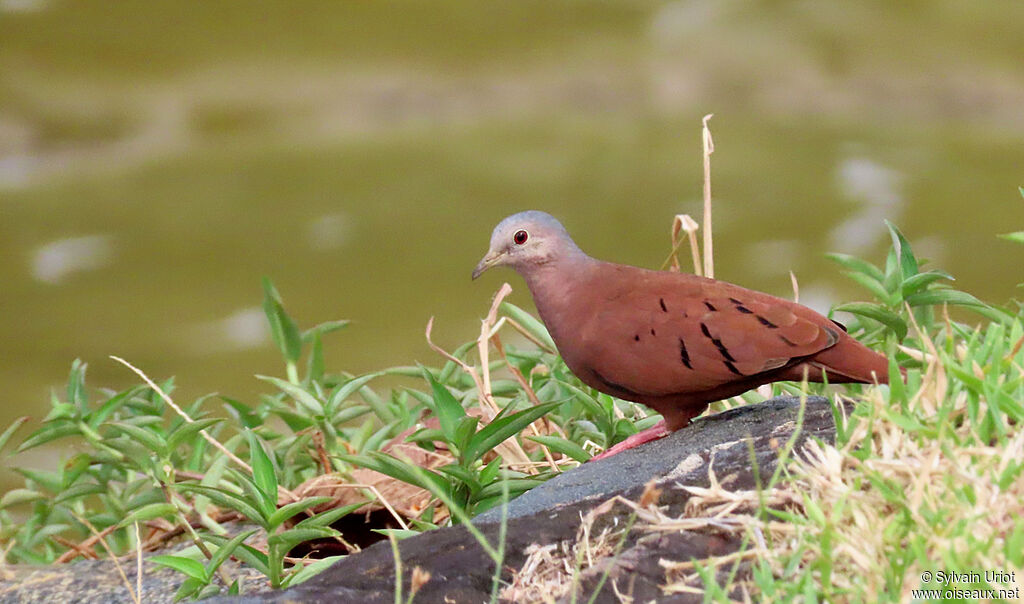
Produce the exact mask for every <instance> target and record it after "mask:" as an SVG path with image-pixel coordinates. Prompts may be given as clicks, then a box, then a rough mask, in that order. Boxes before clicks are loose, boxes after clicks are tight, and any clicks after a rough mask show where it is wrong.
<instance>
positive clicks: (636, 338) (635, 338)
mask: <svg viewBox="0 0 1024 604" xmlns="http://www.w3.org/2000/svg"><path fill="white" fill-rule="evenodd" d="M633 339H634V340H636V341H637V342H639V341H640V334H636V335H635V336H633Z"/></svg>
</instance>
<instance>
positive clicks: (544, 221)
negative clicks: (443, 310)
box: [473, 210, 582, 279]
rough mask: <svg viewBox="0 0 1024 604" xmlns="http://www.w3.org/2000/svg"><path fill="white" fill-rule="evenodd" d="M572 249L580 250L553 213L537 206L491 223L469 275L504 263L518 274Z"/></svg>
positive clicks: (570, 252) (565, 253) (477, 274)
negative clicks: (487, 243)
mask: <svg viewBox="0 0 1024 604" xmlns="http://www.w3.org/2000/svg"><path fill="white" fill-rule="evenodd" d="M575 253H582V252H580V251H579V248H578V247H576V244H575V243H574V242H573V240H572V238H571V237H569V233H568V232H566V230H565V227H563V226H562V224H561V223H560V222H558V221H557V220H555V217H554V216H552V215H550V214H547V213H545V212H539V211H537V210H529V211H526V212H519V213H518V214H513V215H511V216H509V217H508V218H506V219H504V220H502V221H501V222H499V223H498V226H496V227H494V232H493V233H491V246H490V249H488V250H487V254H486V255H485V256H484V257H483V259H482V260H481V261H480V263H479V264H477V265H476V268H475V269H474V270H473V278H474V279H476V278H477V277H479V276H480V274H481V273H483V272H484V271H485V270H487V269H489V268H491V267H492V266H508V267H511V268H513V269H515V270H516V271H518V272H519V273H520V274H522V273H523V272H527V271H529V270H531V269H532V268H534V267H537V266H540V265H543V264H546V263H548V262H550V261H551V260H553V259H556V258H558V257H560V256H562V255H567V254H575Z"/></svg>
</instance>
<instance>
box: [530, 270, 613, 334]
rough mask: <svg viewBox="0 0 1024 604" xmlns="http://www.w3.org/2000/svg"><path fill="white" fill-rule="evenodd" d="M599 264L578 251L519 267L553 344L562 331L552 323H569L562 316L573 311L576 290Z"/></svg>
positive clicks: (577, 298) (577, 295)
mask: <svg viewBox="0 0 1024 604" xmlns="http://www.w3.org/2000/svg"><path fill="white" fill-rule="evenodd" d="M599 264H600V262H599V261H597V260H594V259H593V258H591V257H590V256H587V255H586V254H584V253H583V252H580V253H579V254H566V255H564V256H561V257H559V258H558V259H555V260H551V261H548V262H545V263H543V264H537V265H533V266H531V267H529V269H527V270H523V271H520V272H521V274H522V276H523V278H524V279H525V280H526V285H527V287H529V288H530V293H531V294H532V295H533V303H534V304H535V305H536V306H537V312H538V313H540V317H541V319H542V320H543V321H544V324H545V325H547V327H548V330H549V331H551V336H552V337H553V338H554V339H555V343H556V344H557V343H558V342H559V340H560V335H561V334H558V333H556V332H555V331H554V330H552V326H553V325H566V324H571V322H567V321H565V320H564V319H563V317H568V316H570V315H572V314H573V313H574V312H575V309H576V306H577V305H578V303H579V294H578V291H579V289H580V288H581V287H582V286H583V284H585V283H586V282H587V281H588V280H589V279H590V277H591V274H592V273H593V271H594V269H595V268H596V267H597V265H599Z"/></svg>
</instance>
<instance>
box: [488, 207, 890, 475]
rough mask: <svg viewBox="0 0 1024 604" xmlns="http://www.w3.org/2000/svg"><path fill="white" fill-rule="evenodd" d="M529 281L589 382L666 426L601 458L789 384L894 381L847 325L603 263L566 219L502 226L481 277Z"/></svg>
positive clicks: (719, 286) (731, 291) (547, 320)
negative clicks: (504, 273) (773, 385)
mask: <svg viewBox="0 0 1024 604" xmlns="http://www.w3.org/2000/svg"><path fill="white" fill-rule="evenodd" d="M492 266H509V267H512V268H513V269H515V270H516V271H517V272H518V273H519V274H520V275H521V276H522V277H523V278H524V279H525V280H526V284H527V286H528V287H529V288H530V293H532V294H533V300H534V303H535V304H536V306H537V311H538V312H539V313H540V316H541V319H542V320H543V321H544V324H545V325H546V326H547V328H548V331H549V332H550V333H551V337H552V338H553V339H554V341H555V345H556V346H557V347H558V352H559V353H560V354H561V355H562V358H563V360H564V361H565V364H566V365H567V366H568V367H569V369H570V370H572V372H573V373H574V374H576V376H577V377H579V378H580V379H581V380H582V381H583V382H584V383H585V384H587V385H589V386H591V387H593V388H596V389H597V390H599V391H601V392H604V393H607V394H610V395H612V396H615V397H618V398H621V399H625V400H628V401H634V402H637V403H642V404H644V405H647V406H648V407H651V408H653V409H655V410H656V411H658V413H660V414H661V415H662V417H663V418H664V421H662V422H660V423H659V424H658V425H656V426H654V427H652V428H649V429H647V430H644V431H643V432H640V433H639V434H635V435H633V436H631V437H630V438H628V439H626V440H625V441H623V442H621V443H619V444H618V445H616V446H615V447H612V448H611V449H609V450H607V451H606V452H605V453H603V454H601V455H600V456H599V457H607V456H609V455H614V454H615V453H617V452H619V451H622V450H624V449H628V448H631V447H634V446H637V445H639V444H641V443H643V442H647V441H650V440H655V439H657V438H661V437H662V436H665V435H667V434H668V433H669V432H671V431H674V430H678V429H679V428H682V427H684V426H686V425H687V424H689V423H690V420H692V419H693V418H694V417H696V416H698V415H700V414H701V413H702V412H703V411H704V410H705V409H707V407H708V405H709V404H710V403H712V402H714V401H718V400H722V399H725V398H729V397H731V396H735V395H738V394H741V393H743V392H746V391H748V390H750V389H753V388H756V387H757V386H760V385H761V384H767V383H769V382H777V381H782V380H802V379H804V377H805V375H806V378H807V379H808V380H809V381H813V382H821V381H823V379H824V378H827V379H828V381H829V382H830V383H872V382H878V383H887V382H888V375H889V362H888V360H887V359H886V357H884V356H883V355H881V354H879V353H877V352H875V351H873V350H871V349H870V348H868V347H867V346H864V345H863V344H861V343H860V342H858V341H857V340H855V339H854V338H852V337H850V336H849V335H847V333H846V331H845V329H844V328H843V326H842V325H840V324H839V323H836V322H835V321H832V320H830V319H828V318H826V317H824V316H822V315H820V314H818V313H817V312H815V311H813V310H811V309H810V308H807V307H806V306H802V305H800V304H797V303H795V302H790V301H789V300H784V299H782V298H776V297H775V296H771V295H769V294H765V293H761V292H757V291H753V290H749V289H746V288H743V287H740V286H738V285H733V284H731V283H726V282H724V281H716V280H714V279H706V278H704V277H698V276H696V275H690V274H685V273H671V272H665V271H652V270H646V269H642V268H636V267H633V266H625V265H621V264H613V263H610V262H602V261H600V260H596V259H594V258H591V257H590V256H588V255H587V254H586V253H584V252H583V251H582V250H581V249H580V248H579V247H578V246H577V245H576V243H575V242H574V241H573V240H572V238H571V237H569V233H568V232H566V230H565V228H564V227H563V226H562V225H561V224H560V223H559V222H558V221H557V220H555V218H554V217H552V216H551V215H549V214H546V213H544V212H538V211H527V212H520V213H518V214H514V215H512V216H509V217H508V218H506V219H504V220H502V221H501V222H500V223H499V224H498V226H497V227H495V228H494V232H493V234H492V235H491V244H490V249H489V250H488V252H487V255H486V256H484V258H483V260H481V261H480V264H478V265H477V267H476V269H475V270H474V271H473V278H474V279H475V278H477V277H478V276H480V274H481V273H483V272H484V271H485V270H487V269H488V268H490V267H492Z"/></svg>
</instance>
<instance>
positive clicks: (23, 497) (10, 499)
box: [0, 489, 47, 510]
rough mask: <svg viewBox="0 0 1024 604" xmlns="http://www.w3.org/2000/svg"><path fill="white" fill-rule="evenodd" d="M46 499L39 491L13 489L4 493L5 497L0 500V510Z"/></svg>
mask: <svg viewBox="0 0 1024 604" xmlns="http://www.w3.org/2000/svg"><path fill="white" fill-rule="evenodd" d="M46 498H47V497H46V495H44V494H42V493H40V492H39V491H33V490H31V489H11V490H10V491H7V492H6V493H4V495H3V497H2V498H0V510H2V509H4V508H6V507H10V506H12V505H18V504H21V503H28V502H30V501H38V500H40V499H46Z"/></svg>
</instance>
